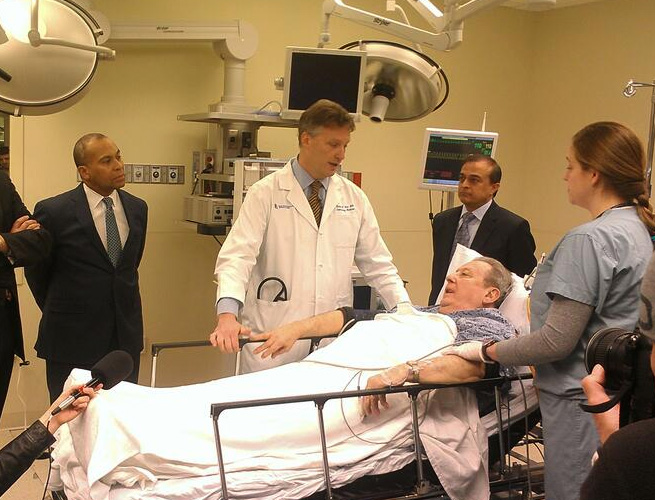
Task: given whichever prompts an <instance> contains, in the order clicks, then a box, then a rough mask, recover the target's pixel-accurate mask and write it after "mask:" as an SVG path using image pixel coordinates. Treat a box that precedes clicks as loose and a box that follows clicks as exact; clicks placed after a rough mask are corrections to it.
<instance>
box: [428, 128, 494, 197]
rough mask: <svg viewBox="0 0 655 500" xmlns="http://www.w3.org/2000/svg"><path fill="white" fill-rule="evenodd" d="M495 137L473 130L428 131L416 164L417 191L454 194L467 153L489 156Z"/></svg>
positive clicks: (492, 151) (435, 129) (490, 133)
mask: <svg viewBox="0 0 655 500" xmlns="http://www.w3.org/2000/svg"><path fill="white" fill-rule="evenodd" d="M497 142H498V134H497V133H496V132H478V131H473V130H450V129H439V128H428V129H426V130H425V138H424V141H423V150H422V155H421V162H420V179H419V186H418V187H419V188H421V189H434V190H440V191H455V190H457V184H458V183H459V172H460V170H461V168H462V165H463V163H464V160H466V157H467V156H469V155H471V154H475V153H478V154H482V155H485V156H491V157H493V156H494V155H495V153H496V144H497Z"/></svg>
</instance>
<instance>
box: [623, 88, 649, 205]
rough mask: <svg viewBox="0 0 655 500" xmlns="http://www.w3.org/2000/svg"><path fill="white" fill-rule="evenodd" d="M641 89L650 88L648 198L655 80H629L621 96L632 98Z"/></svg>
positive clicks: (647, 162) (647, 161)
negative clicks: (646, 81) (648, 81)
mask: <svg viewBox="0 0 655 500" xmlns="http://www.w3.org/2000/svg"><path fill="white" fill-rule="evenodd" d="M642 87H650V88H651V94H650V127H649V130H648V151H647V152H646V154H647V155H648V158H647V160H646V180H647V181H648V197H649V198H650V193H651V188H652V186H651V182H650V179H651V174H652V172H653V149H654V148H655V80H653V82H652V83H644V82H635V81H634V80H629V81H628V83H627V84H626V86H625V88H624V89H623V95H624V96H625V97H632V96H633V95H635V94H636V93H637V89H639V88H642Z"/></svg>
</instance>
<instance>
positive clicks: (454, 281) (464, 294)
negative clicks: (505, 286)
mask: <svg viewBox="0 0 655 500" xmlns="http://www.w3.org/2000/svg"><path fill="white" fill-rule="evenodd" d="M490 270H491V266H490V265H489V264H487V263H486V262H481V261H476V260H474V261H472V262H469V263H467V264H464V265H463V266H461V267H459V268H458V269H457V270H456V271H455V272H454V273H452V274H450V275H448V277H447V278H446V289H445V290H444V294H443V297H442V298H441V305H440V307H439V312H441V313H451V312H455V311H463V310H465V309H477V308H480V307H488V305H487V304H486V302H487V301H486V300H485V297H486V296H487V295H488V293H489V291H490V290H492V289H493V288H492V287H489V286H486V285H485V284H484V279H485V277H486V276H487V273H488V272H489V271H490Z"/></svg>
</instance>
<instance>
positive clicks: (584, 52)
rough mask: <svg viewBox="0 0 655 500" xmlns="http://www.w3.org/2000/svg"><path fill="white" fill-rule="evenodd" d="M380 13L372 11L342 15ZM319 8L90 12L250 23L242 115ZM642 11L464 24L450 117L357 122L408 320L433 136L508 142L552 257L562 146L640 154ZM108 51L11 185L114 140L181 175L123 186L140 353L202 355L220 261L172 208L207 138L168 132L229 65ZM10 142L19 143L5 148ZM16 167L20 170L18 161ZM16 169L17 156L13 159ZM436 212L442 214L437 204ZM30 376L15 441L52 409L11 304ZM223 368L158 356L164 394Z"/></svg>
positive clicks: (152, 0)
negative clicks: (87, 142) (582, 135)
mask: <svg viewBox="0 0 655 500" xmlns="http://www.w3.org/2000/svg"><path fill="white" fill-rule="evenodd" d="M351 3H352V4H354V5H357V6H362V7H364V8H367V9H372V8H373V7H374V6H377V7H375V8H378V9H379V7H380V6H383V4H384V2H381V1H373V0H366V1H363V0H362V1H358V2H351ZM320 5H321V1H320V0H304V1H302V2H300V1H298V0H267V1H263V0H239V1H238V2H218V1H216V0H187V1H185V2H179V1H177V0H139V1H138V2H132V1H127V0H121V1H117V0H102V1H101V0H96V2H95V7H96V8H97V9H98V10H100V11H101V12H103V13H105V14H106V15H107V16H108V17H109V18H110V20H111V21H112V22H114V23H121V22H152V21H197V22H207V23H210V22H213V21H223V20H229V19H242V20H244V21H248V22H250V23H251V24H253V25H254V26H255V27H256V29H257V31H258V33H259V48H258V51H257V53H256V55H255V56H254V57H253V58H252V59H250V60H249V61H248V62H247V82H246V99H247V101H248V103H249V104H252V105H262V104H264V103H265V102H267V101H269V100H271V99H281V93H280V92H278V91H276V90H275V89H274V88H273V83H272V82H273V78H274V77H276V76H279V75H282V73H283V70H284V68H283V65H284V62H283V61H284V47H285V46H287V45H306V46H314V45H315V44H316V42H317V37H318V30H319V24H320ZM653 22H655V2H652V0H604V1H603V2H600V3H593V4H586V5H581V6H577V7H570V8H564V9H558V10H555V11H550V12H545V13H530V12H523V11H518V10H514V9H507V8H496V9H493V10H491V11H488V12H485V13H483V14H480V15H479V16H477V17H475V18H473V19H471V20H469V21H467V22H466V26H465V30H464V43H463V44H462V46H461V47H459V48H457V49H456V50H454V51H452V52H450V53H436V52H428V54H429V55H430V56H431V57H433V58H434V59H435V60H436V61H438V62H439V63H440V64H441V65H442V66H443V67H444V69H445V71H446V73H447V75H448V78H449V80H450V82H451V95H450V98H449V100H448V102H447V103H446V105H445V106H444V107H443V108H442V109H441V110H439V111H438V112H436V113H433V114H432V115H430V116H428V117H427V118H424V119H422V120H418V121H414V122H409V123H384V124H381V125H376V124H372V123H370V122H367V121H363V122H361V123H360V124H359V125H358V127H357V131H356V132H355V134H354V135H353V142H352V144H351V146H350V147H349V149H348V158H347V161H346V165H345V167H346V169H349V170H359V171H362V172H363V174H364V175H363V187H364V189H365V191H366V192H367V193H368V195H369V197H370V198H371V201H372V203H373V205H374V207H375V210H376V213H377V215H378V218H379V221H380V226H381V229H382V232H383V236H384V238H385V240H386V241H387V244H388V245H389V247H390V249H391V251H392V253H393V254H394V258H395V261H396V264H397V266H398V268H399V270H400V272H401V275H402V276H403V278H404V279H406V280H408V281H409V292H410V295H411V297H412V298H413V300H414V302H416V303H418V304H424V303H425V302H426V300H427V295H428V293H429V275H430V265H431V255H432V250H431V236H430V226H429V220H428V212H429V199H428V194H427V193H426V192H423V191H418V190H417V189H416V188H415V185H416V179H417V171H418V162H419V156H420V148H421V143H422V136H423V130H424V128H425V127H428V126H432V127H450V128H466V129H476V128H478V127H480V124H481V121H482V115H483V113H484V112H485V111H486V112H487V113H488V118H487V129H488V130H493V131H497V132H499V133H500V141H499V149H498V160H499V162H500V163H501V165H502V166H503V169H504V172H505V178H504V180H503V186H502V189H501V191H500V193H499V196H498V201H499V202H500V203H501V204H502V205H504V206H506V207H508V208H510V209H512V210H515V211H517V212H518V213H520V214H522V215H524V216H526V217H527V218H528V219H529V220H530V221H531V223H532V226H533V229H534V234H535V237H536V239H537V246H538V251H539V252H541V251H547V250H548V249H549V248H550V247H552V245H553V244H554V243H555V242H556V241H557V239H558V238H559V237H560V236H561V235H562V234H563V233H564V232H565V231H566V230H567V229H568V228H570V227H572V226H573V225H574V224H576V223H579V222H581V221H583V220H585V218H586V217H587V215H586V214H585V213H583V212H582V211H581V210H579V209H576V208H574V207H571V206H570V205H568V203H567V200H566V193H565V187H564V184H563V183H562V182H561V180H560V178H561V174H562V172H563V166H564V157H565V154H566V148H567V145H568V141H569V138H570V137H571V135H572V134H573V133H574V132H575V131H576V130H577V129H578V128H580V127H581V126H582V125H584V124H585V123H588V122H590V121H594V120H598V119H615V120H619V121H623V122H625V123H627V124H629V125H631V126H633V127H634V128H635V129H636V131H637V132H638V133H639V134H640V135H641V136H642V137H643V138H644V140H646V135H647V132H648V112H649V103H650V100H649V97H648V92H647V91H645V90H644V91H641V92H640V93H639V94H638V95H637V96H635V97H633V98H632V99H630V100H628V99H625V98H623V97H622V96H621V89H622V88H623V85H624V84H625V82H626V81H627V80H628V79H629V78H631V77H634V78H636V79H642V80H646V81H650V80H652V79H653V78H655V64H653V63H652V61H654V60H655V57H654V56H655V54H654V52H655V46H654V45H653V44H652V40H650V38H649V33H651V32H652V25H653ZM332 35H333V44H332V46H333V47H338V46H340V45H341V44H344V43H347V42H349V41H352V40H356V39H360V38H365V39H380V38H382V39H389V38H388V37H384V36H383V35H381V34H378V33H377V32H374V31H370V30H365V29H363V28H360V27H359V26H357V25H355V24H353V23H349V22H347V21H344V20H339V19H334V20H333V21H332ZM108 45H110V46H112V47H113V48H115V49H116V50H117V53H118V56H117V58H116V60H115V61H113V62H102V63H101V64H100V66H99V68H98V71H97V74H96V77H95V79H94V81H93V83H92V84H91V86H90V90H89V92H88V94H87V96H86V97H85V98H84V99H82V100H81V101H80V102H79V103H78V104H76V105H75V106H73V107H72V108H70V109H69V110H66V111H64V112H61V113H58V114H55V115H51V116H47V117H31V118H18V119H16V118H14V119H12V126H13V129H12V148H13V149H12V171H13V172H14V179H15V180H16V183H17V185H18V186H19V188H20V189H21V192H22V194H23V198H24V200H25V202H26V204H27V205H28V207H30V208H33V206H34V204H35V203H36V202H37V201H38V200H40V199H43V198H45V197H48V196H53V195H55V194H57V193H60V192H62V191H65V190H68V189H71V188H73V187H74V186H75V184H76V181H75V171H74V168H73V166H72V161H71V158H70V150H71V147H72V144H73V143H74V141H75V140H76V139H77V137H79V136H80V135H81V134H83V133H85V132H89V131H100V132H104V133H106V134H108V135H110V136H111V137H113V138H114V139H115V140H116V142H117V143H118V144H119V146H120V148H121V149H122V151H123V154H124V157H125V159H126V161H127V162H131V163H139V162H143V163H178V164H185V165H186V166H187V183H186V184H185V185H184V186H157V187H154V186H152V185H143V186H138V185H134V184H131V185H128V190H130V191H131V192H132V193H134V194H136V195H137V196H140V197H142V198H144V199H145V200H146V201H147V202H148V205H149V207H150V218H149V228H148V229H149V230H148V239H147V244H146V252H145V255H144V260H143V263H142V265H141V269H140V271H141V287H142V296H143V301H144V307H145V309H144V314H145V325H146V337H147V341H148V343H151V342H153V341H156V342H162V341H172V340H195V339H204V338H206V335H207V333H208V332H209V331H210V330H211V328H212V327H213V322H214V314H213V303H214V293H215V290H214V286H213V284H212V282H211V280H212V273H213V267H214V260H215V257H216V253H217V250H218V246H217V244H216V243H215V242H214V240H213V239H212V238H210V237H207V236H198V235H196V234H195V233H194V231H193V229H192V228H190V227H189V225H187V224H184V223H181V222H180V219H181V206H182V198H183V196H184V195H185V194H187V193H188V192H189V191H190V189H191V184H190V180H189V178H188V177H189V170H188V169H189V167H190V162H191V152H192V151H193V150H198V149H202V148H203V146H204V145H205V141H206V136H207V132H206V126H205V125H202V124H194V123H183V122H178V121H177V120H176V116H177V115H178V114H185V113H196V112H202V111H205V110H206V109H207V105H208V104H209V103H210V102H214V101H217V100H218V99H220V97H221V95H222V63H221V61H220V59H219V58H218V57H217V56H216V55H215V54H214V52H213V51H212V48H211V47H210V46H209V44H192V43H180V44H152V43H144V44H128V43H108ZM15 131H18V133H15V134H14V133H13V132H15ZM259 146H260V149H262V150H269V151H272V152H273V154H274V155H275V156H278V157H285V156H290V155H292V154H293V153H294V152H295V147H296V139H295V136H294V132H293V131H292V130H281V129H266V128H263V129H261V131H260V140H259ZM21 151H22V152H23V154H20V152H21ZM17 153H18V154H17ZM432 201H433V209H434V211H435V212H436V211H438V210H439V204H440V196H439V195H438V194H436V193H435V194H434V195H433V197H432ZM20 298H21V309H22V313H23V318H24V327H25V328H24V329H25V343H26V348H27V352H28V357H29V359H30V360H31V361H32V364H31V365H30V366H29V367H26V368H21V374H20V384H19V387H16V383H17V381H18V376H17V373H16V372H15V373H14V382H13V387H12V390H11V392H10V396H9V400H8V403H7V406H6V408H5V414H4V415H3V417H2V420H1V421H0V424H1V425H2V426H3V427H6V426H9V425H17V424H19V423H22V411H23V410H22V405H21V403H20V401H19V397H18V396H19V395H21V396H22V397H23V399H25V400H26V401H27V410H28V419H29V418H31V417H34V416H36V415H37V413H38V412H39V411H41V410H42V409H43V408H45V406H46V398H47V396H46V390H45V385H44V380H45V375H44V364H43V362H42V361H41V360H38V359H37V358H36V356H35V354H34V352H33V349H32V346H33V345H34V340H35V336H36V329H37V325H38V320H39V316H40V314H39V311H38V309H37V308H36V306H35V304H34V301H33V299H32V297H31V294H30V293H29V290H27V287H26V286H25V285H21V287H20ZM149 359H150V355H149V350H148V349H147V350H146V351H145V352H144V355H143V356H142V360H143V361H142V376H141V382H142V383H143V382H145V381H147V379H148V375H149ZM232 363H233V361H232V359H231V358H230V357H228V356H220V355H217V354H216V353H214V352H210V351H209V350H207V349H204V350H202V349H194V350H193V352H188V353H184V352H177V353H174V352H173V351H168V352H164V353H163V354H162V355H161V358H160V365H159V370H158V381H160V382H161V383H162V384H165V385H170V384H177V383H185V382H188V381H195V380H199V379H208V378H212V377H215V376H217V375H219V374H225V373H229V372H230V371H231V370H232Z"/></svg>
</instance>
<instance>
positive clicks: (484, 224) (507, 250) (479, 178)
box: [429, 154, 537, 304]
mask: <svg viewBox="0 0 655 500" xmlns="http://www.w3.org/2000/svg"><path fill="white" fill-rule="evenodd" d="M501 177H502V171H501V169H500V165H498V163H497V162H496V161H495V160H494V159H493V158H489V157H488V156H483V155H479V154H475V155H470V156H469V157H467V159H466V161H465V162H464V164H463V165H462V170H461V173H460V176H459V185H458V187H457V196H458V197H459V200H460V201H461V202H462V204H463V205H462V206H461V207H455V208H451V209H449V210H445V211H443V212H441V213H440V214H438V215H437V216H436V217H435V218H434V220H433V221H432V247H433V259H432V291H431V292H430V299H429V304H434V303H435V302H436V300H437V297H438V296H439V292H440V291H441V288H442V287H443V284H444V281H445V279H446V272H447V271H448V265H449V264H450V259H451V258H452V255H453V252H454V251H455V244H456V243H461V244H463V245H464V246H467V247H469V248H472V249H473V250H475V251H477V252H479V253H481V254H482V255H484V256H486V257H492V258H494V259H496V260H498V261H500V262H501V263H502V264H503V265H504V266H505V267H506V268H507V269H509V270H510V271H512V272H513V273H516V274H518V275H519V276H524V275H526V274H529V273H530V272H531V271H532V270H533V269H534V267H535V266H536V265H537V259H536V258H535V256H534V251H535V248H536V246H535V242H534V238H533V237H532V234H531V233H530V224H529V223H528V221H527V220H525V219H523V218H522V217H519V216H518V215H516V214H515V213H512V212H510V211H509V210H506V209H504V208H502V207H500V206H498V204H496V202H495V201H494V197H495V196H496V192H497V191H498V188H499V187H500V179H501Z"/></svg>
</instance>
